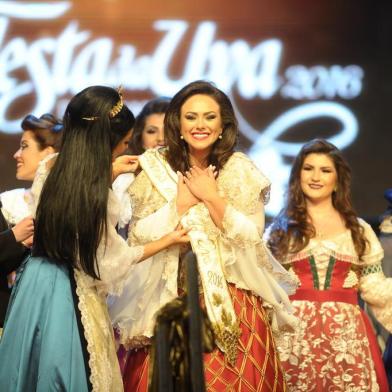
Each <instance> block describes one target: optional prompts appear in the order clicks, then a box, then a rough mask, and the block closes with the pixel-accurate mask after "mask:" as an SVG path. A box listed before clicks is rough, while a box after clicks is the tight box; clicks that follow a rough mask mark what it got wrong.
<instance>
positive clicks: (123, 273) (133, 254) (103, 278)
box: [95, 191, 144, 295]
mask: <svg viewBox="0 0 392 392" xmlns="http://www.w3.org/2000/svg"><path fill="white" fill-rule="evenodd" d="M117 214H118V201H117V199H116V197H115V195H114V194H113V192H111V191H110V192H109V203H108V227H107V237H106V239H105V238H103V239H102V241H101V242H100V244H99V246H98V250H97V260H98V269H99V276H100V280H96V281H95V285H96V286H97V288H98V290H99V291H101V292H103V293H105V294H106V293H110V294H113V295H119V294H120V293H121V291H122V289H123V285H124V282H125V280H126V279H127V278H128V275H129V274H130V273H131V272H132V266H133V265H135V264H136V263H137V262H138V261H139V260H140V259H141V258H142V256H143V252H144V246H134V247H130V246H128V244H127V243H126V241H125V240H124V239H123V238H122V237H121V236H120V235H119V234H118V233H117V231H116V228H115V225H116V223H117V216H118V215H117Z"/></svg>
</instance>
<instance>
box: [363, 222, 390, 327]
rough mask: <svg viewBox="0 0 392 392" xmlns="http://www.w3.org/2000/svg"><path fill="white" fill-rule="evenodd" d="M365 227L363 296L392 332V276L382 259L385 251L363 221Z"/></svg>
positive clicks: (382, 322) (377, 316) (379, 319)
mask: <svg viewBox="0 0 392 392" xmlns="http://www.w3.org/2000/svg"><path fill="white" fill-rule="evenodd" d="M361 224H362V225H363V226H364V229H365V236H366V238H367V240H368V241H369V245H368V247H367V250H366V253H365V255H364V256H363V257H362V259H363V261H364V262H365V266H364V267H363V268H362V274H361V278H360V279H359V289H360V292H361V297H362V298H363V300H364V301H366V302H367V303H368V304H369V305H370V307H371V309H372V311H373V313H374V315H375V317H376V318H377V320H378V321H379V322H380V323H381V324H382V325H383V326H384V327H385V328H386V329H387V330H389V331H390V332H392V307H391V305H390V304H391V303H392V278H386V277H385V275H384V273H383V270H382V266H381V260H382V259H383V257H384V251H383V249H382V247H381V244H380V242H379V240H378V238H377V237H376V234H375V233H374V231H373V230H372V228H371V227H370V226H369V225H368V224H367V223H365V222H363V221H362V222H361Z"/></svg>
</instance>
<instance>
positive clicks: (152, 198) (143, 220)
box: [128, 171, 180, 244]
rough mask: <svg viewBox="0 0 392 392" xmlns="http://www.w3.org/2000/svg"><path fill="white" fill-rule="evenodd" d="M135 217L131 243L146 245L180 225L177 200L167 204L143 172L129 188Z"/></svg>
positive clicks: (130, 227) (130, 234)
mask: <svg viewBox="0 0 392 392" xmlns="http://www.w3.org/2000/svg"><path fill="white" fill-rule="evenodd" d="M128 192H129V196H130V199H131V204H132V210H133V216H132V221H131V224H130V226H129V233H128V238H129V243H130V244H145V243H147V242H150V241H156V240H158V239H159V238H161V237H162V236H164V235H166V234H168V233H170V232H172V231H173V230H174V229H175V228H176V227H177V225H178V224H179V221H180V217H179V215H178V214H177V205H176V199H173V200H170V201H169V202H167V201H166V200H165V199H163V197H162V196H160V195H159V194H157V192H156V191H155V190H154V189H153V185H152V183H151V181H150V180H149V178H148V176H147V174H146V173H145V172H144V171H142V172H140V173H139V175H138V176H137V177H136V179H135V181H134V182H133V183H132V184H131V186H130V187H129V190H128Z"/></svg>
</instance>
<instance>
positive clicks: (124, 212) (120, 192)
mask: <svg viewBox="0 0 392 392" xmlns="http://www.w3.org/2000/svg"><path fill="white" fill-rule="evenodd" d="M134 179H135V175H134V174H133V173H124V174H121V175H119V176H118V177H117V178H116V179H115V180H114V182H113V184H112V189H113V192H114V194H115V195H116V197H117V199H118V201H119V202H120V213H119V218H118V227H119V228H120V229H122V228H124V227H126V225H127V224H129V222H130V221H131V218H132V205H131V199H130V197H129V194H128V192H127V190H128V188H129V186H130V185H131V184H132V182H133V181H134Z"/></svg>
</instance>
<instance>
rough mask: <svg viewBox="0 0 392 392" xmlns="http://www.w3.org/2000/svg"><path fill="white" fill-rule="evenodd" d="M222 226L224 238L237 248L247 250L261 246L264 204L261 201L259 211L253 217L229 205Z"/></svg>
mask: <svg viewBox="0 0 392 392" xmlns="http://www.w3.org/2000/svg"><path fill="white" fill-rule="evenodd" d="M222 225H223V236H224V237H226V239H228V240H231V241H233V242H234V243H235V244H236V245H237V246H239V247H242V248H245V247H247V246H255V245H257V244H259V243H260V241H261V238H262V234H263V231H264V204H263V202H262V201H260V205H259V210H258V211H257V213H255V214H252V215H245V214H243V213H242V212H240V211H238V210H236V209H235V208H234V207H233V206H231V205H230V204H228V205H227V207H226V211H225V215H224V217H223V221H222Z"/></svg>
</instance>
